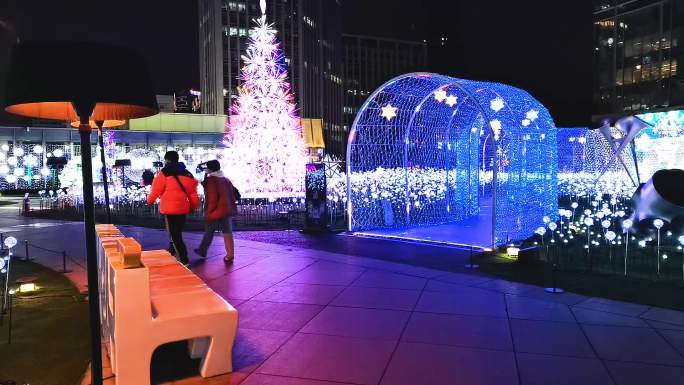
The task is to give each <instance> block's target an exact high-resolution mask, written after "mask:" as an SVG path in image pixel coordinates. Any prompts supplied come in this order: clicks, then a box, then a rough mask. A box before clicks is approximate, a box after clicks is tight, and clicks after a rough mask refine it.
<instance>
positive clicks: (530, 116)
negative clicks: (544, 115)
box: [525, 110, 539, 122]
mask: <svg viewBox="0 0 684 385" xmlns="http://www.w3.org/2000/svg"><path fill="white" fill-rule="evenodd" d="M525 117H526V118H527V119H529V120H530V121H532V122H534V121H535V120H537V118H538V117H539V111H537V110H529V111H527V114H525Z"/></svg>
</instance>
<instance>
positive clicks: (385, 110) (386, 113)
mask: <svg viewBox="0 0 684 385" xmlns="http://www.w3.org/2000/svg"><path fill="white" fill-rule="evenodd" d="M397 110H398V108H397V107H394V106H392V104H391V103H387V105H386V106H385V107H382V113H381V114H380V116H382V117H383V118H385V119H387V121H388V122H390V121H392V119H394V118H395V117H396V116H397Z"/></svg>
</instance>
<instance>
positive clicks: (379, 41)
mask: <svg viewBox="0 0 684 385" xmlns="http://www.w3.org/2000/svg"><path fill="white" fill-rule="evenodd" d="M442 43H443V42H442ZM342 45H343V47H344V88H345V90H344V109H343V112H344V127H343V129H342V130H341V131H340V132H332V133H331V134H332V138H331V139H330V142H331V147H332V151H329V152H332V153H334V154H337V155H340V156H342V155H344V154H346V150H347V148H346V144H347V135H348V132H349V129H350V128H351V126H352V124H353V123H354V118H355V117H356V113H357V112H358V110H359V108H361V105H363V102H365V101H366V99H367V98H368V96H369V95H370V94H371V93H372V92H373V91H374V90H375V89H376V88H378V87H379V86H381V85H382V84H383V83H384V82H386V81H388V80H390V79H391V78H393V77H395V76H397V75H400V74H404V73H408V72H418V71H426V70H427V69H428V68H427V66H428V52H427V43H426V42H413V41H403V40H394V39H386V38H380V37H371V36H359V35H346V34H345V35H342Z"/></svg>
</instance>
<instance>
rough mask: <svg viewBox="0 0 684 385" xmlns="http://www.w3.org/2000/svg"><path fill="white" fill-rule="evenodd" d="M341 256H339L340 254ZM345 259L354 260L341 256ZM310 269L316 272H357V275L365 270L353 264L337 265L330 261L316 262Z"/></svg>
mask: <svg viewBox="0 0 684 385" xmlns="http://www.w3.org/2000/svg"><path fill="white" fill-rule="evenodd" d="M340 255H341V254H340ZM343 257H344V258H345V259H354V257H351V256H347V255H344V256H343ZM310 267H311V268H312V269H317V270H328V271H338V272H342V271H344V272H357V273H363V272H364V271H366V269H365V268H363V267H360V266H356V265H353V264H349V263H338V262H330V261H320V260H319V261H317V262H316V263H314V264H313V265H311V266H310Z"/></svg>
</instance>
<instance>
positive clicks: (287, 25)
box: [198, 0, 342, 142]
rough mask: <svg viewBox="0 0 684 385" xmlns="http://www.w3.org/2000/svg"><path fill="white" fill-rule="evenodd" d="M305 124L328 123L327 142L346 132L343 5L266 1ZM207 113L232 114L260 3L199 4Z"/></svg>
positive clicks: (327, 0) (216, 0)
mask: <svg viewBox="0 0 684 385" xmlns="http://www.w3.org/2000/svg"><path fill="white" fill-rule="evenodd" d="M266 3H267V6H266V19H267V21H268V22H270V23H272V24H273V25H274V28H275V29H276V30H277V31H278V35H277V38H278V40H279V41H280V42H281V49H282V51H283V55H284V64H286V65H287V69H288V77H289V80H290V82H291V84H292V92H293V94H294V97H295V100H296V102H297V107H298V108H299V114H300V116H301V117H302V118H314V119H316V118H320V119H323V124H324V130H325V137H326V142H327V138H328V137H331V134H330V133H334V132H337V131H339V130H341V128H342V110H341V105H342V58H341V23H340V6H341V5H340V1H339V0H266ZM198 14H199V38H200V45H199V46H200V87H201V89H200V91H201V92H202V97H201V100H202V112H205V113H225V114H228V115H229V114H230V106H231V104H232V102H233V100H235V98H237V95H238V88H239V87H240V85H241V84H242V80H241V79H240V69H241V68H242V66H243V58H242V56H243V55H244V54H245V50H246V48H247V44H248V35H249V30H250V28H251V27H252V25H253V23H252V20H253V19H255V18H258V17H260V16H261V10H260V7H259V0H200V1H199V13H198Z"/></svg>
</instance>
